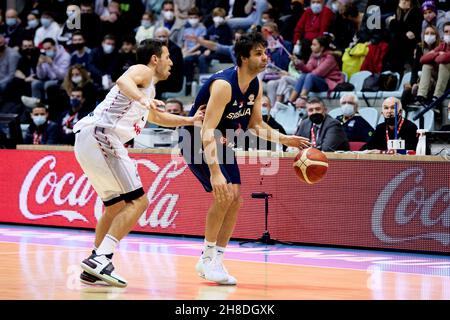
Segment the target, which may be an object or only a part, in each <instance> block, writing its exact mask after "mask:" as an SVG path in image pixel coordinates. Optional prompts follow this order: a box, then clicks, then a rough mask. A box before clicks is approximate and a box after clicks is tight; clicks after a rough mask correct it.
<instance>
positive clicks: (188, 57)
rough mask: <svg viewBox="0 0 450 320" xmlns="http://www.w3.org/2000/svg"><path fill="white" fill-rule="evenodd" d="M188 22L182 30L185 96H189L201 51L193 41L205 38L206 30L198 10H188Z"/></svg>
mask: <svg viewBox="0 0 450 320" xmlns="http://www.w3.org/2000/svg"><path fill="white" fill-rule="evenodd" d="M188 17H189V18H188V22H187V24H186V26H185V28H184V29H183V47H182V49H183V58H184V75H185V77H186V95H190V94H191V86H192V81H193V80H194V74H195V66H196V65H197V64H198V58H199V57H200V54H201V50H200V47H201V46H200V45H199V44H198V43H197V41H195V39H196V38H198V37H202V38H203V37H205V36H206V28H205V26H204V25H203V24H202V23H201V22H200V16H199V10H198V8H195V7H194V8H192V9H190V10H189V16H188Z"/></svg>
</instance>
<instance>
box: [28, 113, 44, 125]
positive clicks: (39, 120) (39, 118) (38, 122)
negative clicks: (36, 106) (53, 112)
mask: <svg viewBox="0 0 450 320" xmlns="http://www.w3.org/2000/svg"><path fill="white" fill-rule="evenodd" d="M31 118H32V119H33V122H34V124H35V125H36V127H40V126H42V125H43V124H44V123H45V122H46V121H47V117H46V116H42V115H39V116H31Z"/></svg>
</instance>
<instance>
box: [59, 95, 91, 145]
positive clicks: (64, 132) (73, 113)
mask: <svg viewBox="0 0 450 320" xmlns="http://www.w3.org/2000/svg"><path fill="white" fill-rule="evenodd" d="M89 111H90V110H89V109H88V108H86V107H85V99H84V97H83V90H81V89H79V88H74V89H73V90H72V92H70V109H69V110H67V111H64V112H63V113H62V115H61V117H60V118H59V125H60V128H61V139H60V142H61V143H62V144H68V145H74V143H75V134H74V133H73V126H74V125H75V124H76V123H77V122H78V121H79V120H80V119H81V118H83V117H84V116H85V115H86V114H87V113H89Z"/></svg>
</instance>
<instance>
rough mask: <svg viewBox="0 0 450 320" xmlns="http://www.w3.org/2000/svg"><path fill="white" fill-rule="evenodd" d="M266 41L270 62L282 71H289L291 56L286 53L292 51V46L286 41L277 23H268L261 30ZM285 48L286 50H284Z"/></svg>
mask: <svg viewBox="0 0 450 320" xmlns="http://www.w3.org/2000/svg"><path fill="white" fill-rule="evenodd" d="M261 32H262V35H263V37H264V39H265V40H266V41H267V43H268V46H267V50H266V54H267V56H268V59H269V62H270V63H271V64H274V65H275V66H276V67H278V68H279V69H282V70H287V69H288V66H289V62H290V58H289V54H288V53H287V52H286V50H287V51H288V52H291V51H292V46H291V44H290V43H289V42H286V41H284V39H283V37H282V36H281V35H280V33H279V31H278V26H277V24H276V23H275V22H267V23H265V24H264V25H263V27H262V29H261ZM283 47H284V48H283Z"/></svg>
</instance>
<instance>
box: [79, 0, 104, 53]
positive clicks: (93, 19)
mask: <svg viewBox="0 0 450 320" xmlns="http://www.w3.org/2000/svg"><path fill="white" fill-rule="evenodd" d="M80 9H81V30H80V31H81V33H82V34H83V36H84V39H85V40H86V47H88V48H95V47H97V46H98V45H100V43H101V42H102V38H103V36H102V34H103V32H102V31H101V21H100V18H99V16H98V15H96V14H95V13H94V6H93V3H92V0H82V1H81V6H80ZM93 30H95V31H93Z"/></svg>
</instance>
